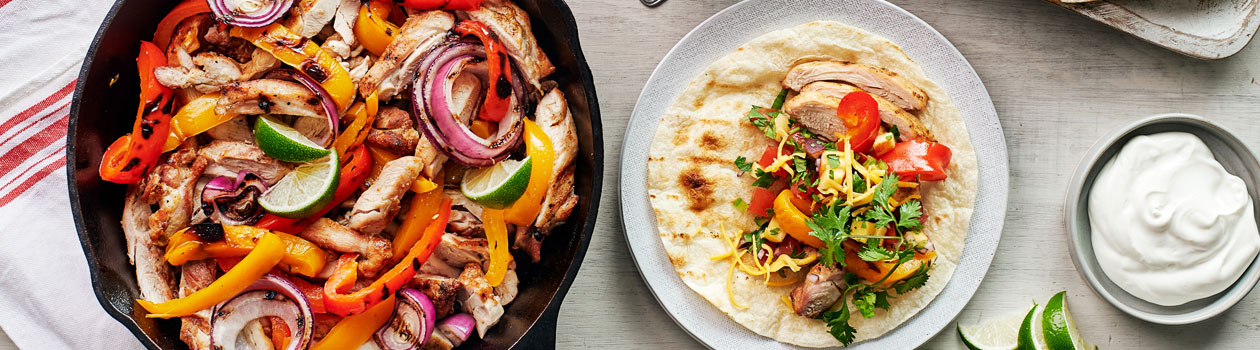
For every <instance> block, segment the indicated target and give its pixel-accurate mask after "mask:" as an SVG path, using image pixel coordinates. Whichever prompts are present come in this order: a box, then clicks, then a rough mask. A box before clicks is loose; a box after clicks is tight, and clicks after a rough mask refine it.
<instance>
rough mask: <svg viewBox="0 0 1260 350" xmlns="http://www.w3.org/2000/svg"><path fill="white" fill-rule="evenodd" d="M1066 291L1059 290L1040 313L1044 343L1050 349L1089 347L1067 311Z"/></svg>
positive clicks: (1068, 349) (1074, 349) (1061, 349)
mask: <svg viewBox="0 0 1260 350" xmlns="http://www.w3.org/2000/svg"><path fill="white" fill-rule="evenodd" d="M1065 294H1066V292H1059V293H1058V294H1055V295H1054V297H1051V298H1050V302H1048V303H1046V310H1045V311H1044V312H1043V313H1042V321H1041V322H1042V323H1041V327H1042V330H1043V332H1044V334H1045V338H1046V345H1047V346H1049V348H1050V350H1077V349H1089V348H1091V347H1089V346H1087V345H1085V341H1084V340H1082V339H1081V333H1080V331H1078V330H1077V329H1076V321H1074V320H1072V314H1071V313H1070V312H1068V307H1067V300H1065V299H1066V298H1067V297H1066V296H1065Z"/></svg>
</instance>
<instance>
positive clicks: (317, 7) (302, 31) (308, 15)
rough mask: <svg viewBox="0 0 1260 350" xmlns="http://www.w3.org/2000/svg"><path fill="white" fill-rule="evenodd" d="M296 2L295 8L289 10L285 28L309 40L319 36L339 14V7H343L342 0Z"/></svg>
mask: <svg viewBox="0 0 1260 350" xmlns="http://www.w3.org/2000/svg"><path fill="white" fill-rule="evenodd" d="M295 2H296V3H295V4H293V8H292V9H290V10H289V16H288V17H286V18H285V20H284V26H285V27H289V29H290V30H293V32H294V33H297V34H298V35H301V36H303V37H307V38H309V37H313V36H315V34H319V31H320V30H322V29H324V25H327V24H328V22H329V21H332V19H333V15H336V14H337V7H338V6H340V5H341V0H298V1H295Z"/></svg>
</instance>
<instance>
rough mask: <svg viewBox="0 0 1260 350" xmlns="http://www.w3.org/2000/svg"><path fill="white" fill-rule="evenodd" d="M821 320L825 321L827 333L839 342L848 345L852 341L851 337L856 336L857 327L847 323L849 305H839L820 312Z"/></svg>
mask: <svg viewBox="0 0 1260 350" xmlns="http://www.w3.org/2000/svg"><path fill="white" fill-rule="evenodd" d="M821 317H822V320H823V322H826V323H827V333H831V336H832V337H835V338H836V340H839V341H840V343H841V344H844V345H845V346H848V345H849V343H852V342H853V338H854V337H855V336H857V329H854V328H853V326H851V325H849V307H848V305H845V306H842V307H840V309H839V310H836V311H828V312H824V313H823V314H822V316H821Z"/></svg>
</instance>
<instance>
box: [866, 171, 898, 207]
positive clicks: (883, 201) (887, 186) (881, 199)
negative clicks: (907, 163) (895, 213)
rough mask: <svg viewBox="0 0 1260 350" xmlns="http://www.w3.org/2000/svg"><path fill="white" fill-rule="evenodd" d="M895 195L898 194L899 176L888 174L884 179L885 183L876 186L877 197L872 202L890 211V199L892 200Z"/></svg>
mask: <svg viewBox="0 0 1260 350" xmlns="http://www.w3.org/2000/svg"><path fill="white" fill-rule="evenodd" d="M893 193H897V174H888V176H885V177H884V181H881V182H880V183H879V185H876V186H875V197H874V198H873V199H872V201H874V202H875V203H879V205H880V206H883V207H884V209H889V208H888V199H889V198H892V195H893Z"/></svg>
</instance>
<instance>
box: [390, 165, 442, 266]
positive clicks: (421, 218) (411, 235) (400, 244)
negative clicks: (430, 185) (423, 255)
mask: <svg viewBox="0 0 1260 350" xmlns="http://www.w3.org/2000/svg"><path fill="white" fill-rule="evenodd" d="M436 178H437V183H435V185H436V186H435V187H434V189H433V190H430V191H427V192H423V193H416V195H414V196H411V206H409V207H408V208H407V214H406V216H403V222H402V225H401V226H398V231H397V232H395V233H394V256H395V257H402V256H405V255H406V254H407V252H408V251H411V247H412V246H415V245H416V242H419V241H420V236H423V235H424V232H425V229H426V228H427V227H429V223H431V222H433V220H435V219H437V214H438V210H439V209H440V208H441V204H442V190H441V188H442V186H444V185H445V184H444V183H445V182H446V181H445V179H443V178H444V176H442V175H441V174H438V176H436Z"/></svg>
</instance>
